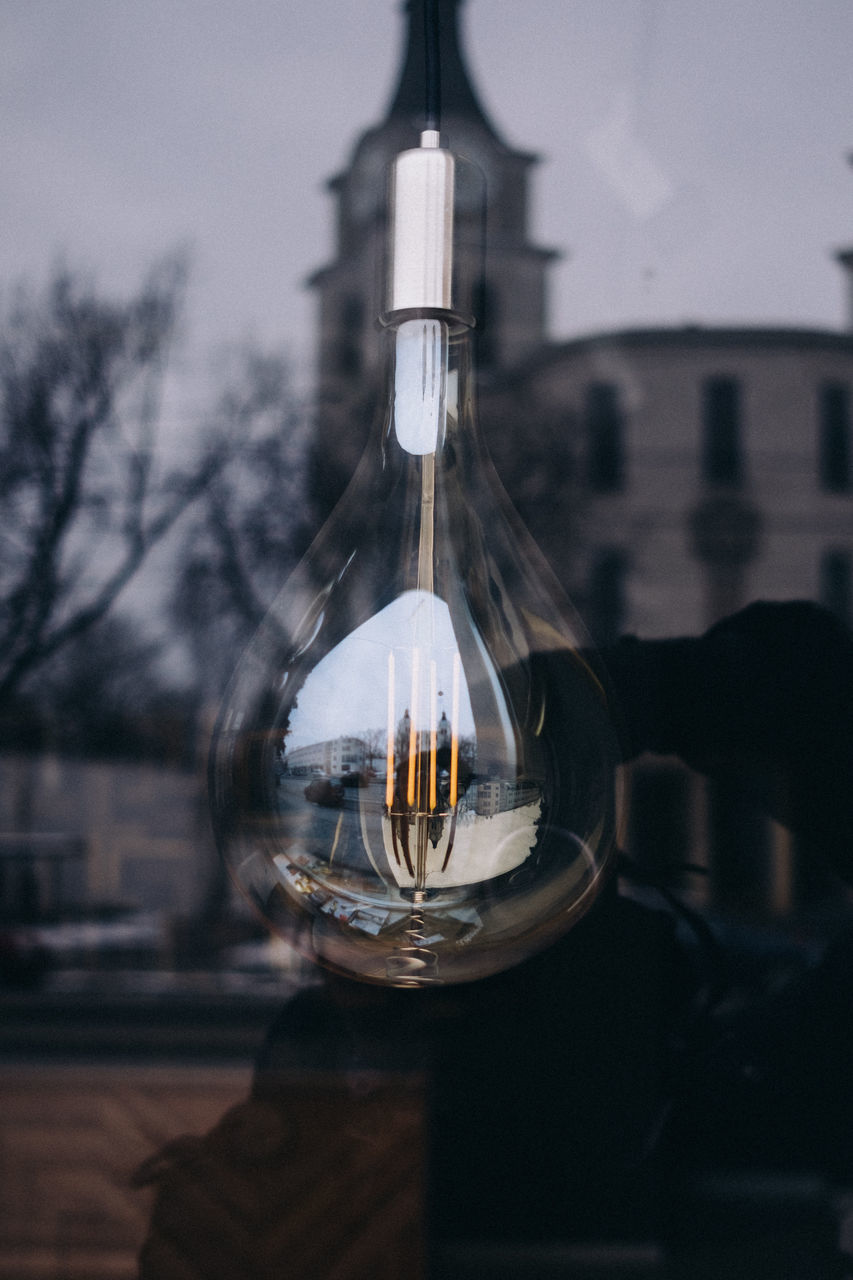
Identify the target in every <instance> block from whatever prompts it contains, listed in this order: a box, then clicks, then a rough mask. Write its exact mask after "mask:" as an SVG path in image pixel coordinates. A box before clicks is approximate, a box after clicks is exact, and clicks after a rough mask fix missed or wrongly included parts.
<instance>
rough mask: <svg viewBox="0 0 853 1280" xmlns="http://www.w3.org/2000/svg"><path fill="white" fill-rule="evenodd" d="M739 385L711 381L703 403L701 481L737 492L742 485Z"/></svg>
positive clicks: (733, 379)
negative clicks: (735, 489)
mask: <svg viewBox="0 0 853 1280" xmlns="http://www.w3.org/2000/svg"><path fill="white" fill-rule="evenodd" d="M740 418H741V407H740V385H739V383H738V381H737V379H735V378H708V380H707V381H706V382H705V385H704V387H703V403H702V479H703V480H704V482H705V484H710V485H725V486H727V487H728V488H737V487H738V486H739V485H741V484H742V483H743V452H742V446H741V438H740V437H741V421H740Z"/></svg>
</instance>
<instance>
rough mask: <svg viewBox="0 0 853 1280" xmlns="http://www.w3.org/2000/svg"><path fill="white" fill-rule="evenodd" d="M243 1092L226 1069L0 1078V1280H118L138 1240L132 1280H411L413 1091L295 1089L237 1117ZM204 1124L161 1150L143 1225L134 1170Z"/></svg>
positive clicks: (5, 1071)
mask: <svg viewBox="0 0 853 1280" xmlns="http://www.w3.org/2000/svg"><path fill="white" fill-rule="evenodd" d="M250 1083H251V1079H250V1073H249V1071H248V1070H240V1069H236V1068H228V1067H223V1068H199V1067H195V1066H181V1067H160V1066H158V1067H120V1066H114V1065H110V1066H95V1067H85V1066H69V1067H54V1066H26V1067H23V1066H22V1067H11V1066H2V1067H0V1280H130V1278H136V1277H137V1276H138V1275H139V1274H140V1271H139V1262H138V1256H139V1251H140V1246H141V1245H142V1243H143V1241H146V1240H147V1245H146V1255H145V1256H146V1258H147V1264H146V1268H145V1269H144V1270H143V1274H144V1276H145V1280H147V1278H148V1277H149V1276H150V1277H156V1280H161V1277H162V1278H163V1280H169V1278H170V1277H172V1276H175V1277H178V1276H180V1277H181V1278H183V1277H185V1276H187V1277H189V1276H192V1277H196V1276H198V1277H199V1280H209V1278H210V1277H213V1276H216V1277H219V1276H220V1275H221V1276H223V1277H227V1280H231V1277H232V1276H236V1275H237V1274H238V1272H239V1275H240V1276H241V1277H242V1276H243V1275H246V1276H250V1275H251V1276H252V1277H255V1276H257V1277H260V1276H264V1277H266V1276H267V1275H275V1276H279V1275H284V1274H286V1275H288V1276H290V1275H293V1276H298V1277H299V1280H309V1277H311V1278H313V1277H315V1276H316V1277H318V1280H320V1278H321V1280H327V1277H329V1278H330V1280H331V1278H332V1277H334V1278H335V1280H363V1277H366V1276H368V1275H370V1276H376V1277H381V1278H382V1280H386V1277H387V1278H388V1280H396V1277H398V1276H403V1275H407V1276H408V1275H411V1277H412V1280H417V1278H418V1277H419V1276H420V1275H421V1274H422V1273H421V1266H420V1255H421V1244H422V1240H421V1230H422V1223H421V1214H422V1199H423V1187H422V1180H421V1174H422V1155H423V1151H422V1137H423V1134H422V1100H421V1094H420V1091H419V1090H418V1089H413V1090H411V1089H410V1090H407V1089H406V1088H403V1090H402V1092H401V1090H400V1087H399V1084H398V1083H392V1084H390V1085H389V1084H388V1083H387V1082H386V1083H382V1082H380V1083H379V1084H378V1085H377V1083H376V1082H372V1083H368V1085H367V1086H364V1085H361V1086H359V1087H358V1088H357V1089H356V1092H355V1093H353V1090H352V1084H351V1082H349V1083H347V1082H344V1083H343V1084H342V1083H341V1081H340V1080H322V1079H320V1080H319V1081H318V1080H316V1079H299V1080H297V1081H296V1082H294V1083H293V1084H292V1085H288V1087H287V1089H285V1090H283V1092H282V1095H281V1098H273V1099H272V1100H267V1101H266V1102H263V1103H261V1104H260V1105H259V1104H258V1103H256V1102H255V1103H252V1105H251V1106H245V1105H238V1104H244V1103H245V1102H246V1100H247V1098H248V1093H249V1086H250ZM354 1097H356V1098H357V1105H356V1107H355V1112H353V1098H354ZM234 1107H237V1110H236V1111H232V1110H231V1109H232V1108H234ZM353 1115H355V1119H353ZM223 1116H225V1117H226V1119H225V1122H224V1124H223V1123H220V1122H221V1121H222V1119H223ZM213 1129H215V1133H214V1137H213V1140H210V1139H208V1141H207V1142H206V1143H205V1144H204V1145H203V1146H200V1145H199V1144H198V1143H193V1142H189V1143H182V1144H180V1146H179V1147H178V1148H177V1151H178V1153H179V1154H181V1155H182V1156H183V1155H186V1153H189V1155H190V1159H189V1161H188V1162H187V1161H186V1160H185V1161H184V1163H183V1164H182V1165H181V1167H180V1169H179V1170H178V1173H177V1176H176V1177H175V1178H173V1179H172V1181H171V1182H169V1181H168V1179H167V1180H166V1181H165V1182H163V1181H162V1180H161V1182H160V1186H161V1188H162V1187H165V1189H166V1190H165V1193H163V1192H161V1195H160V1199H159V1201H158V1204H157V1211H156V1214H155V1216H154V1217H153V1219H152V1206H153V1205H154V1194H155V1193H154V1190H153V1189H152V1188H151V1187H139V1186H134V1184H133V1174H134V1171H136V1170H137V1169H138V1168H139V1167H140V1165H141V1164H142V1163H143V1162H144V1161H146V1160H150V1159H151V1157H152V1156H154V1155H155V1153H157V1152H159V1151H160V1150H161V1149H162V1148H163V1147H164V1146H165V1144H167V1143H169V1142H171V1141H174V1140H175V1139H177V1138H179V1137H181V1136H183V1135H192V1134H195V1135H203V1134H206V1133H209V1132H210V1131H211V1130H213ZM274 1131H275V1132H278V1131H280V1132H281V1134H282V1135H284V1137H283V1140H282V1141H281V1142H280V1143H279V1145H278V1147H277V1148H276V1147H275V1143H274V1142H273V1138H274ZM155 1163H156V1162H155ZM179 1163H180V1162H179ZM174 1166H175V1162H174V1161H171V1162H170V1161H168V1160H166V1161H165V1162H163V1168H165V1169H167V1170H168V1169H169V1168H170V1167H171V1168H174ZM187 1171H189V1172H187ZM152 1224H153V1225H152ZM377 1248H378V1249H379V1257H380V1259H381V1261H380V1262H378V1263H377V1261H376V1257H375V1256H374V1255H375V1253H376V1250H377ZM230 1250H235V1251H236V1255H235V1256H239V1257H240V1259H241V1261H240V1265H239V1266H238V1267H236V1269H235V1266H234V1265H232V1264H230V1263H229V1262H228V1261H227V1255H228V1253H229V1251H230ZM258 1257H261V1261H260V1262H258V1261H257V1258H258ZM283 1257H289V1258H290V1260H291V1262H293V1263H295V1265H296V1270H293V1269H292V1268H291V1267H289V1266H288V1267H287V1268H286V1269H285V1270H282V1269H281V1266H280V1264H279V1261H278V1260H279V1259H280V1258H283ZM404 1260H405V1261H404Z"/></svg>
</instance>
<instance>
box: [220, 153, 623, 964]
mask: <svg viewBox="0 0 853 1280" xmlns="http://www.w3.org/2000/svg"><path fill="white" fill-rule="evenodd" d="M437 143H438V138H437V135H435V134H425V135H424V138H423V144H422V147H421V148H417V149H415V150H413V151H410V152H404V153H403V154H402V156H400V157H398V160H397V163H396V166H395V176H394V187H393V196H392V215H393V216H392V219H391V268H390V285H389V295H388V297H389V307H388V310H387V312H386V315H385V317H384V319H385V324H386V335H385V338H386V343H387V347H388V351H387V360H388V374H387V384H388V385H387V403H386V409H385V414H384V418H383V420H382V422H381V424H379V426H378V428H377V432H376V434H375V437H374V439H373V440H372V442H371V443H370V444H369V445H368V448H367V450H366V452H365V455H364V457H363V459H362V461H361V464H360V466H359V468H358V470H357V472H356V474H355V476H354V478H353V480H352V482H351V484H350V486H349V488H348V489H347V491H346V493H345V494H344V496H343V498H342V499H341V501H340V502H339V504H338V506H337V507H336V508H335V510H334V511H333V513H332V515H331V517H330V518H329V520H328V521H327V523H326V525H325V526H324V528H323V529H322V531H321V533H320V534H319V536H318V537H317V539H316V541H315V542H314V544H313V546H312V547H311V549H310V550H309V552H308V554H307V556H306V557H305V559H304V560H303V561H302V563H301V564H300V565H299V567H298V568H297V569H296V571H295V573H294V574H293V575H292V576H291V578H290V580H289V581H288V583H287V584H286V585H285V587H284V588H283V590H282V591H281V593H280V594H279V596H278V597H277V598H276V600H275V601H274V603H273V605H272V607H271V608H270V610H269V612H268V614H267V616H266V618H265V620H264V622H263V623H262V625H261V627H260V629H259V631H258V633H257V635H256V636H255V638H254V640H253V641H252V642H251V644H250V645H249V647H248V649H247V651H246V653H245V654H244V656H243V658H242V660H241V662H240V664H239V666H238V669H237V671H236V673H235V675H234V677H233V679H232V682H231V686H230V688H229V690H228V692H227V694H226V698H225V702H224V704H223V707H222V710H221V712H220V717H219V721H218V725H217V729H216V731H215V734H214V741H213V745H212V749H211V806H212V814H213V820H214V827H215V830H216V832H217V837H218V842H219V845H220V849H221V852H222V855H223V857H224V858H225V860H226V862H227V864H228V866H229V868H230V870H231V872H232V875H233V877H234V878H235V880H236V882H237V884H238V885H239V886H240V887H241V889H242V890H243V891H244V892H245V893H246V894H247V895H248V897H249V898H250V900H251V901H252V902H253V903H254V904H255V905H256V907H257V908H258V910H259V911H260V913H261V914H262V915H263V917H264V918H265V919H266V920H267V921H268V922H269V923H270V924H271V925H272V926H273V927H274V928H275V929H276V930H277V931H278V932H280V933H281V934H283V936H284V937H285V938H287V939H288V940H289V941H290V942H291V943H293V944H294V945H295V946H296V947H297V948H298V949H299V950H301V951H302V952H303V953H305V954H307V955H309V956H310V957H311V958H313V959H315V960H318V961H319V962H321V963H322V964H324V965H326V966H328V967H330V968H332V969H335V970H337V971H339V972H343V973H346V974H349V975H352V976H355V977H358V978H362V979H366V980H368V981H374V982H379V983H387V984H393V985H401V986H421V985H425V984H428V983H434V982H454V981H466V980H470V979H474V978H479V977H482V976H485V975H487V974H490V973H494V972H496V971H498V970H500V969H503V968H506V967H508V966H510V965H512V964H515V963H517V962H518V961H520V960H522V959H524V958H525V957H526V956H528V955H530V954H532V953H533V952H535V951H538V950H540V949H541V948H543V947H545V946H547V945H548V944H549V942H551V941H552V940H554V939H555V938H556V937H557V936H559V935H560V934H561V933H562V932H563V931H564V930H565V929H567V928H568V927H569V926H570V925H571V924H572V923H573V921H574V920H576V919H577V918H578V917H579V916H580V915H581V914H583V913H584V912H585V911H586V909H587V908H588V907H589V906H590V905H591V904H592V902H593V901H594V900H595V898H596V896H597V894H598V892H599V889H600V888H601V886H602V883H603V882H604V879H605V877H606V875H607V872H608V870H609V868H610V865H611V860H612V852H613V849H614V846H615V834H616V826H617V812H618V786H617V761H618V757H619V752H618V745H617V735H616V731H615V727H614V719H613V708H612V707H611V705H610V703H609V700H608V696H607V693H606V690H605V685H604V681H603V679H602V677H601V675H600V673H598V672H596V670H595V669H594V666H593V659H592V657H591V646H589V645H588V643H587V641H586V639H585V636H584V633H583V631H582V628H581V626H580V623H579V622H578V620H577V617H576V615H575V614H574V612H573V611H572V610H571V608H570V606H569V605H568V603H567V602H566V601H565V600H564V599H561V598H560V592H559V589H558V588H557V587H556V585H555V584H553V583H552V582H550V580H549V578H548V575H547V573H545V572H543V569H542V566H541V563H538V562H537V561H538V557H537V555H536V553H535V551H534V550H532V549H531V544H530V543H529V540H528V539H527V536H526V534H524V532H523V530H522V529H521V528H520V525H519V524H518V521H517V519H516V518H515V516H514V514H513V513H512V510H511V508H510V507H509V505H508V502H507V500H506V498H505V497H504V495H503V491H502V489H501V487H500V484H499V482H498V480H497V477H496V475H495V473H494V471H493V468H492V466H491V463H490V462H489V460H488V457H487V455H486V453H485V451H484V449H483V447H482V444H481V441H480V437H479V434H478V430H477V425H476V421H475V413H474V402H473V393H472V379H473V371H472V367H471V331H470V323H469V320H468V319H467V318H466V316H465V315H464V314H463V309H462V308H460V307H459V306H458V305H456V304H455V299H454V288H455V286H454V280H455V278H456V276H457V275H458V272H457V271H456V270H455V269H456V267H457V266H458V263H455V262H454V242H455V240H458V239H459V232H458V231H457V230H456V229H455V228H454V218H453V190H454V187H455V185H456V183H457V167H458V166H457V163H456V161H455V159H454V157H453V156H451V155H450V154H449V153H448V152H446V151H444V150H442V149H440V148H439V147H438V145H437ZM331 447H333V443H332V442H331V441H330V448H331Z"/></svg>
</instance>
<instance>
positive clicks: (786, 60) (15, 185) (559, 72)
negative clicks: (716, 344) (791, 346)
mask: <svg viewBox="0 0 853 1280" xmlns="http://www.w3.org/2000/svg"><path fill="white" fill-rule="evenodd" d="M401 7H402V6H401V0H361V3H355V0H0V65H2V82H1V83H0V93H2V119H3V127H2V131H0V190H2V227H3V231H2V238H0V284H2V285H6V284H8V283H9V282H11V281H14V280H15V279H17V278H19V277H21V276H27V277H31V278H35V279H37V280H38V279H44V278H46V276H47V273H48V271H49V268H50V265H51V263H52V262H54V261H55V260H56V259H57V257H59V256H62V257H64V259H65V260H66V261H67V262H68V263H69V264H71V265H72V266H78V267H83V268H85V269H87V270H91V271H92V272H94V273H95V274H96V276H97V279H98V280H99V281H100V282H101V284H102V285H103V287H104V288H105V289H113V288H115V289H120V290H129V289H131V288H133V287H135V286H136V284H137V283H138V282H139V280H140V279H141V277H142V275H143V274H144V271H145V269H146V267H147V266H149V265H150V264H151V263H152V262H153V261H154V260H155V259H156V258H157V257H158V256H160V255H162V254H163V253H164V252H165V251H167V250H168V249H170V248H173V247H174V246H176V245H179V244H185V245H188V246H189V248H190V249H191V251H192V265H193V275H192V283H191V289H190V293H189V305H188V335H189V338H188V345H187V347H186V349H185V353H184V357H183V358H184V363H185V366H186V367H187V368H188V369H193V370H194V371H195V373H196V375H198V373H199V370H201V369H203V368H205V367H206V362H207V361H208V360H209V359H210V353H211V352H212V351H214V350H215V349H216V348H217V347H218V346H219V344H222V343H229V342H236V341H239V340H241V339H243V338H246V337H253V338H256V339H258V340H259V341H261V342H263V343H266V344H272V345H276V346H279V345H280V346H282V347H283V348H285V349H286V350H288V351H289V352H291V353H292V355H293V356H294V358H295V359H296V360H297V361H298V362H299V364H300V367H302V368H305V367H306V366H307V364H308V363H309V362H310V359H311V353H312V340H313V333H312V320H313V308H312V305H311V300H310V296H308V295H307V294H306V293H305V291H304V289H303V281H304V280H305V278H306V277H307V276H308V275H309V274H310V273H311V272H312V271H313V270H314V269H315V268H316V267H318V266H320V265H321V264H323V263H324V262H325V261H327V260H328V259H329V258H330V257H331V254H332V248H333V244H332V229H333V220H332V214H333V206H332V203H331V200H330V198H329V196H328V195H327V193H326V191H325V189H324V183H325V180H326V179H327V178H328V177H329V176H331V175H332V174H334V173H335V172H337V171H338V170H339V169H340V168H341V167H343V166H344V165H345V164H346V163H347V160H348V156H349V154H350V151H351V147H352V144H353V142H354V140H355V139H356V137H357V136H358V135H359V133H360V132H361V131H362V130H363V129H364V128H366V127H368V126H369V125H371V124H374V123H376V122H377V121H378V120H379V119H380V118H381V117H382V114H383V112H384V109H385V107H386V105H387V103H388V99H389V95H390V93H391V90H392V88H393V85H394V82H395V78H396V73H397V69H398V65H399V57H400V43H401V39H402V33H403V20H402V16H401ZM463 20H464V30H465V46H466V48H467V52H468V59H469V64H470V66H471V69H472V74H473V78H474V82H475V85H476V87H477V89H478V91H479V93H480V96H481V100H482V102H483V104H484V106H485V107H486V109H487V111H488V112H489V113H490V114H491V117H492V120H493V123H494V124H495V126H496V127H497V128H498V130H499V131H500V132H501V133H502V134H503V136H504V137H505V139H506V140H507V141H508V142H509V143H510V144H512V145H514V146H517V147H519V148H521V149H524V150H532V151H535V152H538V153H539V154H541V156H542V164H541V165H540V167H539V168H538V170H537V171H536V173H535V177H534V190H533V224H534V233H535V236H536V238H537V239H538V240H539V242H540V243H542V244H544V245H547V246H551V247H554V248H557V249H560V250H562V251H564V252H565V254H566V257H565V258H564V260H563V261H562V262H561V263H560V265H559V266H558V267H557V268H556V270H555V271H554V277H553V285H552V307H551V328H552V331H553V333H554V335H555V336H569V335H571V334H574V333H579V332H584V331H588V330H591V329H598V328H603V327H614V326H621V325H625V324H636V323H639V324H659V323H668V322H681V321H684V320H690V321H697V322H702V321H706V322H709V323H713V322H725V321H737V322H764V321H770V322H782V323H805V324H810V325H812V324H814V325H821V326H831V327H835V326H838V325H840V324H841V323H842V322H843V319H844V303H843V299H844V292H843V288H842V283H841V277H840V271H839V269H838V267H837V266H836V265H835V264H834V262H833V261H832V259H831V252H832V250H834V249H835V248H837V247H840V246H845V245H849V244H853V170H851V169H850V168H849V166H848V164H847V160H846V157H847V153H848V152H849V151H850V150H851V149H853V73H851V66H850V59H851V53H853V4H851V3H850V0H810V2H809V3H808V4H804V3H803V2H802V0H715V3H708V0H466V3H465V5H464V6H463ZM196 385H201V384H200V382H198V383H197V384H196Z"/></svg>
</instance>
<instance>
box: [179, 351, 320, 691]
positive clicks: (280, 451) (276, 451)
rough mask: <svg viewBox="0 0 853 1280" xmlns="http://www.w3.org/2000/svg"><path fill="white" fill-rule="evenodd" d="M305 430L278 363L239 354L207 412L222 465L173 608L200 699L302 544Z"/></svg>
mask: <svg viewBox="0 0 853 1280" xmlns="http://www.w3.org/2000/svg"><path fill="white" fill-rule="evenodd" d="M309 425H310V424H309V417H308V413H307V410H306V407H305V405H304V403H303V402H302V400H301V398H300V396H299V395H298V394H297V392H296V390H295V389H294V386H293V382H292V379H291V377H290V373H289V369H288V365H287V362H286V360H285V359H284V358H283V357H282V356H280V355H278V354H270V353H265V352H261V351H258V350H257V349H253V348H252V349H247V350H243V351H241V352H239V353H238V354H237V363H236V367H235V369H234V371H233V373H232V374H231V375H230V377H229V382H228V386H227V389H226V391H225V392H224V393H223V395H222V397H221V399H220V402H219V405H218V408H217V410H216V412H215V415H214V432H215V434H216V435H217V437H218V438H221V439H223V440H227V441H228V442H229V443H228V460H227V463H226V465H224V466H223V467H222V468H221V469H220V470H219V471H218V472H217V474H216V476H215V477H214V478H213V480H212V481H211V483H210V484H209V485H208V487H207V489H206V492H205V495H204V499H203V501H201V502H200V503H199V504H198V507H197V508H196V512H195V515H194V518H193V519H192V520H191V521H190V522H189V523H188V526H187V536H186V539H185V543H184V548H183V551H182V553H181V570H180V573H179V575H178V578H177V579H176V583H177V585H176V591H175V596H174V605H173V615H174V617H175V619H176V622H177V624H178V626H179V628H180V629H181V630H182V631H183V633H184V634H185V635H186V636H188V638H189V640H190V644H191V648H192V650H193V654H194V660H195V665H196V669H197V670H198V671H199V672H200V673H204V676H205V678H206V680H207V685H208V687H207V690H206V692H207V693H209V694H216V693H218V692H219V691H220V688H221V686H222V684H223V682H224V680H225V679H226V678H227V676H228V675H229V674H230V672H231V669H232V668H233V665H234V663H235V661H236V659H237V657H238V655H239V652H240V650H241V648H242V645H243V643H245V641H246V640H247V639H248V638H249V636H250V635H251V634H252V632H253V631H254V630H255V628H256V627H257V626H258V624H259V623H260V621H261V619H262V618H263V616H264V614H265V613H266V611H267V609H268V608H269V605H270V603H271V601H272V599H273V596H274V595H275V594H276V592H277V591H278V589H279V588H280V587H281V586H282V585H283V584H284V582H285V580H286V578H287V576H288V574H289V572H290V570H291V569H292V568H293V567H294V565H295V564H296V562H297V560H298V558H299V556H300V554H301V553H302V551H303V550H304V549H305V547H306V546H307V543H308V541H309V539H310V534H311V527H310V515H309V510H308V505H307V501H306V493H305V460H306V449H307V442H308V436H309Z"/></svg>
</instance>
